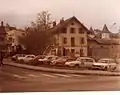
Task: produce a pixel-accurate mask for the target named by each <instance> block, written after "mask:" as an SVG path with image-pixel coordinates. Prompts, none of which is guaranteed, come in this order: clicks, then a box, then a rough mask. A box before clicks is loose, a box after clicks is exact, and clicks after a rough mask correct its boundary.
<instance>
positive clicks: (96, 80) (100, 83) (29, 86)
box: [0, 65, 120, 92]
mask: <svg viewBox="0 0 120 95" xmlns="http://www.w3.org/2000/svg"><path fill="white" fill-rule="evenodd" d="M0 88H1V89H0V90H1V92H36V91H37V92H41V91H45V92H47V91H55V92H56V91H101V90H102V91H111V90H113V91H117V90H120V76H95V75H77V74H60V73H49V72H41V71H34V70H28V69H23V68H18V67H13V66H8V65H4V66H3V67H1V68H0Z"/></svg>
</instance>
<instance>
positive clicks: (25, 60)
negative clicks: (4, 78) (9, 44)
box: [23, 55, 35, 63]
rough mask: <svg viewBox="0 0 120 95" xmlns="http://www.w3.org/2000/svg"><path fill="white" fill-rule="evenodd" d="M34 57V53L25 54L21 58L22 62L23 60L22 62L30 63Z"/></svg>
mask: <svg viewBox="0 0 120 95" xmlns="http://www.w3.org/2000/svg"><path fill="white" fill-rule="evenodd" d="M34 58H35V55H26V56H25V57H24V58H23V62H24V63H30V62H31V61H32V60H33V59H34Z"/></svg>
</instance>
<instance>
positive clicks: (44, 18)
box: [19, 11, 52, 54]
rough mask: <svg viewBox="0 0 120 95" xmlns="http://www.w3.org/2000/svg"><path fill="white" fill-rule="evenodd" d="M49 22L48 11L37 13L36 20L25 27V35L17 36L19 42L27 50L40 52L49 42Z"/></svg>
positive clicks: (50, 35)
mask: <svg viewBox="0 0 120 95" xmlns="http://www.w3.org/2000/svg"><path fill="white" fill-rule="evenodd" d="M51 22H52V21H51V15H50V14H49V13H48V11H43V12H41V13H38V15H37V19H36V21H35V22H32V23H31V26H30V27H28V28H26V36H25V37H19V40H20V42H21V43H22V44H23V45H24V46H25V47H26V48H27V50H28V51H29V52H31V53H33V52H34V53H35V52H39V54H42V53H43V52H44V50H45V48H46V47H47V46H48V45H49V44H50V42H51V37H52V33H51V31H50V28H51Z"/></svg>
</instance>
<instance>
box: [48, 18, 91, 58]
mask: <svg viewBox="0 0 120 95" xmlns="http://www.w3.org/2000/svg"><path fill="white" fill-rule="evenodd" d="M52 31H53V33H54V37H53V50H54V52H55V54H57V55H62V56H68V55H75V54H77V55H80V56H87V33H88V32H89V30H88V29H87V28H86V27H85V26H84V25H83V24H82V23H81V22H80V21H79V20H78V19H77V18H76V17H74V16H73V17H71V18H69V19H67V20H64V19H61V20H60V23H59V24H57V25H56V22H54V23H53V29H52ZM49 49H50V48H49Z"/></svg>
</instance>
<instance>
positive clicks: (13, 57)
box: [11, 54, 20, 61]
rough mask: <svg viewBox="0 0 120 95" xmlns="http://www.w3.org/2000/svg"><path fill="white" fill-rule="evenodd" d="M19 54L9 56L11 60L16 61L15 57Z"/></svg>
mask: <svg viewBox="0 0 120 95" xmlns="http://www.w3.org/2000/svg"><path fill="white" fill-rule="evenodd" d="M19 56H20V54H16V55H14V56H12V57H11V60H12V61H17V58H18V57H19Z"/></svg>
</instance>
